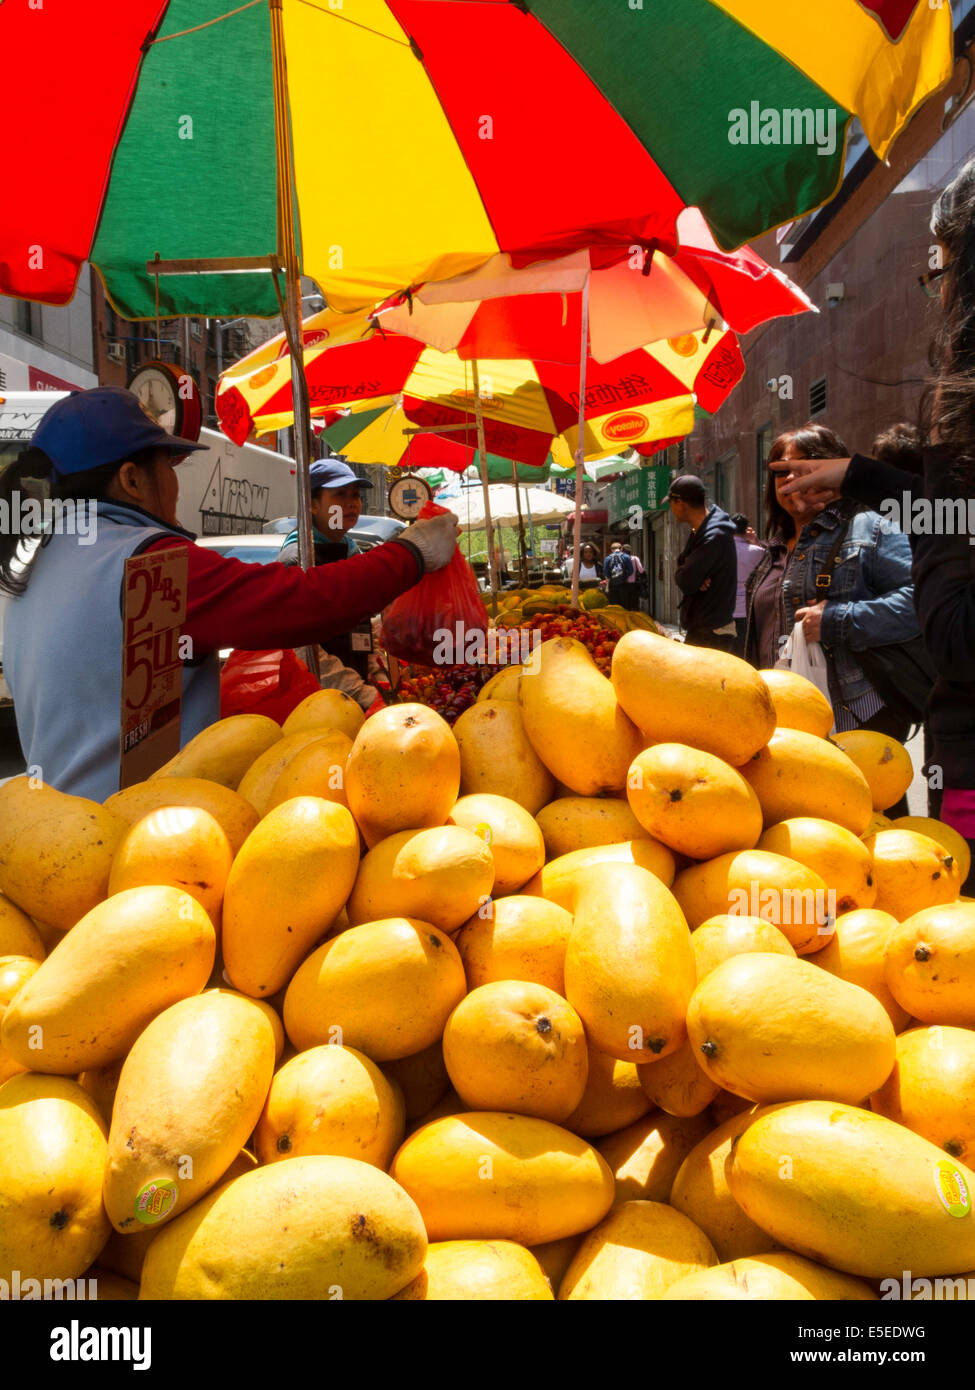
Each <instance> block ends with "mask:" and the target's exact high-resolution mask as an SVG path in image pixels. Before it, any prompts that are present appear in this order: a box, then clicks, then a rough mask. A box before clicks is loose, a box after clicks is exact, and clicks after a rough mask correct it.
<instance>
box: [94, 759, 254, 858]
mask: <svg viewBox="0 0 975 1390" xmlns="http://www.w3.org/2000/svg"><path fill="white" fill-rule="evenodd" d="M161 806H197V807H199V809H200V810H201V811H208V812H209V813H210V815H211V816H212V817H213V819H214V820H215V821H216V822H217V824H218V825H220V826H221V828H222V829H223V833H224V834H225V835H226V837H227V839H228V840H229V842H230V848H231V851H232V852H233V853H234V854H236V853H237V852H238V850H239V849H240V847H241V845H242V844H243V843H244V841H245V840H246V839H247V837H248V835H249V834H250V833H251V831H252V830H253V829H254V826H255V825H256V824H257V822H258V820H259V819H260V817H259V816H258V814H257V812H256V811H255V810H254V807H253V806H252V805H251V804H250V802H249V801H245V800H244V798H243V797H242V796H241V795H240V794H239V793H238V792H235V791H231V789H230V788H229V787H223V786H221V785H220V783H219V782H207V781H206V780H204V778H202V777H163V778H159V779H157V780H156V781H151V780H150V781H148V782H136V783H135V785H134V786H132V787H126V788H125V789H124V790H123V791H120V792H116V793H115V795H114V796H110V797H109V798H108V800H107V801H106V802H105V809H106V811H111V812H112V814H113V815H116V816H118V817H119V819H120V820H123V821H125V823H126V825H130V826H131V825H135V823H136V821H140V820H142V818H143V816H148V815H149V814H150V812H152V811H158V810H159V808H160V807H161Z"/></svg>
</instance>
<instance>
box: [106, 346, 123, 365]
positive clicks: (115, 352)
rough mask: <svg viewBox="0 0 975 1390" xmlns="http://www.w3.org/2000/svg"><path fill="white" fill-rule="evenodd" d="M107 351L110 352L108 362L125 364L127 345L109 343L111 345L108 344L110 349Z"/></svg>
mask: <svg viewBox="0 0 975 1390" xmlns="http://www.w3.org/2000/svg"><path fill="white" fill-rule="evenodd" d="M107 351H108V360H109V361H110V362H124V361H125V344H124V343H109V344H108V349H107Z"/></svg>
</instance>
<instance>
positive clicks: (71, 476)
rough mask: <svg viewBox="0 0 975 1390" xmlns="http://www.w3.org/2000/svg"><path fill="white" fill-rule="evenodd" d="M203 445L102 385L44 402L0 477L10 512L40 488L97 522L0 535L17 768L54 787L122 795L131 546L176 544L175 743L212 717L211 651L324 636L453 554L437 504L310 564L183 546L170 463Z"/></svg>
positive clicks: (453, 539) (447, 519)
mask: <svg viewBox="0 0 975 1390" xmlns="http://www.w3.org/2000/svg"><path fill="white" fill-rule="evenodd" d="M200 447H201V446H200V445H198V444H196V443H194V442H193V441H192V440H188V439H179V438H176V437H175V436H173V435H169V434H167V433H166V431H165V430H163V429H161V428H160V426H159V425H157V424H156V423H155V422H154V421H153V420H151V419H149V417H148V416H147V415H146V414H145V413H144V412H143V410H142V407H141V406H140V404H139V402H138V400H137V399H136V398H135V396H133V395H132V394H131V393H130V392H128V391H125V390H123V389H122V388H121V387H99V388H96V389H95V390H92V391H82V392H74V393H73V394H72V395H70V396H68V397H66V398H65V399H63V400H60V401H58V402H57V403H56V404H55V405H53V406H52V407H51V409H50V410H49V411H48V412H47V413H46V415H45V416H44V418H43V420H42V421H41V423H40V425H39V426H38V429H37V432H36V433H35V435H34V439H33V443H32V446H31V448H29V449H26V450H24V451H23V452H22V453H21V454H20V456H19V457H18V459H17V460H16V461H15V462H14V463H12V464H10V465H9V466H8V467H7V468H6V469H5V470H4V472H3V473H2V474H0V510H2V508H3V506H6V508H7V515H12V514H13V509H14V508H15V507H18V506H21V505H22V499H23V498H24V497H30V496H32V495H36V492H37V488H38V486H39V484H44V485H46V486H47V487H48V488H49V489H50V492H51V495H52V497H53V498H55V499H58V500H61V501H64V502H67V503H70V504H71V505H73V506H75V507H83V508H84V509H85V511H86V512H91V511H93V512H94V518H95V522H96V525H95V526H94V528H90V527H86V528H84V529H85V534H84V535H83V536H82V535H78V534H77V532H76V529H75V528H72V530H71V531H70V532H69V531H68V530H67V529H66V528H59V527H48V528H47V530H45V529H44V526H43V524H34V523H33V522H32V523H31V524H30V525H29V526H19V527H18V528H17V529H16V530H15V529H13V528H11V529H9V530H5V531H2V532H0V592H3V593H6V594H8V595H10V596H11V599H12V601H11V602H10V603H9V604H8V605H7V611H6V619H5V626H4V675H5V676H6V678H7V680H8V683H9V685H10V689H11V693H12V695H13V698H14V711H15V715H16V719H17V729H18V732H19V734H20V742H21V746H22V748H23V750H24V755H25V758H26V761H27V765H28V767H32V768H36V769H39V772H38V773H37V775H38V776H40V777H41V778H43V780H44V781H45V782H46V783H48V784H49V785H50V786H53V787H56V788H57V789H58V790H59V791H65V792H72V793H74V794H75V795H78V796H87V797H91V798H92V799H94V800H96V801H104V800H105V799H106V797H108V796H110V795H111V794H112V793H113V792H115V791H117V790H118V780H119V732H120V713H119V711H120V699H121V693H122V607H121V598H122V587H123V580H124V575H125V563H126V561H127V560H128V559H129V558H130V557H132V556H134V555H141V554H144V553H147V552H150V551H154V550H157V549H162V548H173V547H178V548H180V549H182V550H185V552H186V560H187V590H186V620H185V622H184V624H183V628H182V637H183V638H184V639H185V640H186V641H187V645H188V649H189V652H190V653H191V654H189V655H187V656H185V657H184V661H183V671H182V711H181V723H180V742H181V744H185V743H187V742H189V740H190V739H191V738H193V737H194V736H195V735H196V734H198V733H199V732H200V731H201V730H202V729H204V728H206V727H207V725H208V724H212V723H214V722H215V721H216V720H217V719H218V718H219V716H220V667H219V657H218V653H219V651H220V649H221V648H224V647H240V648H242V649H243V650H245V651H262V650H267V649H274V648H277V647H298V646H304V645H305V644H306V643H309V642H317V641H321V640H323V639H324V640H326V641H330V640H331V638H332V636H333V634H341V633H346V632H349V630H350V629H351V628H353V627H354V626H355V625H356V623H359V622H361V621H362V620H363V619H364V618H367V617H368V616H369V615H370V614H371V613H376V612H378V611H379V610H380V609H381V608H384V607H385V606H386V605H387V604H389V603H391V602H392V601H393V599H394V598H398V597H399V595H400V594H402V593H405V592H406V590H407V589H410V588H412V587H413V585H414V584H416V583H417V581H418V580H419V579H420V578H421V576H422V575H424V574H425V573H427V572H429V571H430V570H437V569H441V568H443V566H444V565H446V564H448V563H449V561H450V559H451V557H452V556H453V554H454V551H455V549H456V546H457V539H458V536H459V529H458V527H457V523H456V518H454V517H453V516H452V515H449V516H436V517H431V518H430V519H429V520H424V521H417V522H414V523H413V525H412V526H409V527H407V529H406V530H405V531H403V532H402V533H401V534H400V535H399V536H397V537H396V538H395V539H394V540H392V541H387V542H385V544H383V545H377V546H375V547H374V548H373V549H372V550H370V551H369V553H368V554H366V555H355V556H353V557H352V558H351V559H349V560H344V561H342V562H341V563H340V564H334V565H325V566H322V567H320V568H318V569H313V570H308V571H307V572H306V571H305V570H302V569H300V568H287V567H285V566H284V565H278V564H271V565H259V564H245V563H243V562H242V561H240V560H235V559H231V558H230V557H227V556H222V555H218V554H217V553H216V551H213V550H207V549H204V548H203V547H202V546H198V545H196V544H194V542H195V539H196V538H195V536H192V535H191V534H190V533H189V532H187V531H184V530H183V529H182V528H181V527H180V525H179V523H178V522H177V520H176V505H177V501H178V498H179V483H178V480H177V477H176V473H175V471H174V467H173V465H174V463H178V462H179V460H180V459H181V458H184V457H185V456H186V455H187V454H189V453H191V452H192V451H193V450H195V449H198V448H200ZM25 540H27V541H28V549H29V551H30V553H27V551H25V549H23V548H22V546H23V543H24V541H25ZM37 541H40V544H37Z"/></svg>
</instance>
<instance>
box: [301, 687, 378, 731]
mask: <svg viewBox="0 0 975 1390" xmlns="http://www.w3.org/2000/svg"><path fill="white" fill-rule="evenodd" d="M365 720H366V716H365V714H364V713H363V711H362V706H361V705H360V704H359V702H358V701H357V700H353V698H352V696H351V695H347V694H346V693H345V691H344V690H315V691H313V692H312V693H311V695H306V696H305V698H304V699H303V700H302V702H301V704H300V705H296V706H295V708H294V709H293V710H292V711H291V713H290V714H289V715H288V717H287V719H286V720H285V721H284V724H283V725H282V726H281V732H282V733H283V734H284V737H285V738H287V737H288V735H289V734H300V733H304V732H305V730H306V729H321V730H323V731H324V730H326V729H337V730H338V731H339V732H340V733H342V734H345V736H346V737H347V738H348V740H349V742H350V743H351V742H352V740H353V739H354V738H355V736H356V734H357V733H358V732H359V730H360V729H361V728H362V726H363V724H364V723H365Z"/></svg>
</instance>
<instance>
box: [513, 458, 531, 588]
mask: <svg viewBox="0 0 975 1390" xmlns="http://www.w3.org/2000/svg"><path fill="white" fill-rule="evenodd" d="M511 481H512V482H513V483H514V485H515V506H516V507H517V509H518V568H519V570H520V571H521V582H522V584H527V583H528V557H527V555H526V554H525V522H524V519H523V518H522V515H521V489H520V488H519V486H518V464H517V463H516V462H515V460H514V459H512V461H511Z"/></svg>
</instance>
